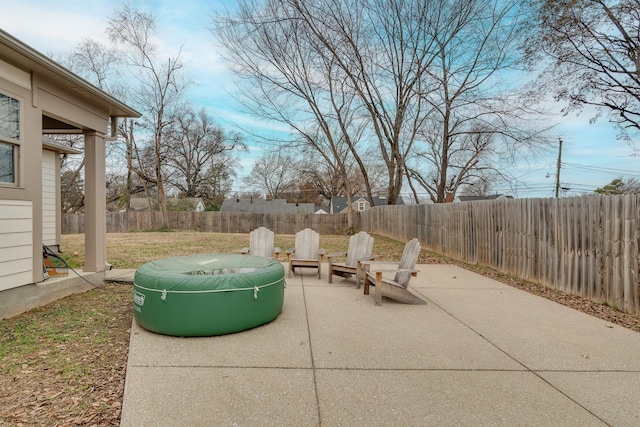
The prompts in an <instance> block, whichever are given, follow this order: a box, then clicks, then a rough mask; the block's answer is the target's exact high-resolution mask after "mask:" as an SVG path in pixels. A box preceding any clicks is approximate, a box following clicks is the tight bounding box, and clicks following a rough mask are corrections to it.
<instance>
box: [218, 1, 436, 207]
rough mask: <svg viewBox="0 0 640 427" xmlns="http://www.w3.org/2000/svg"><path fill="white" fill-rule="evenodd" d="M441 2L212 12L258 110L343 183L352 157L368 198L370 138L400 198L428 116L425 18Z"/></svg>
mask: <svg viewBox="0 0 640 427" xmlns="http://www.w3.org/2000/svg"><path fill="white" fill-rule="evenodd" d="M443 2H444V3H446V1H445V0H440V1H436V2H424V1H420V0H412V1H400V0H392V1H387V0H356V1H346V0H320V1H313V2H312V1H300V0H270V1H267V2H266V3H265V4H264V5H261V4H257V3H255V2H252V1H249V0H247V1H244V2H242V3H241V6H240V8H239V12H238V13H237V15H236V16H230V15H226V16H218V17H217V18H216V31H215V34H216V36H217V37H218V38H219V39H220V40H221V41H222V42H223V43H224V45H225V46H226V47H227V49H228V51H229V57H230V61H231V63H232V64H233V66H234V71H235V72H236V73H237V75H238V76H240V77H242V78H243V79H244V80H243V81H245V82H250V83H253V86H252V87H251V89H247V90H245V91H244V92H243V95H245V99H247V100H248V103H247V104H248V105H249V106H250V107H251V109H252V111H253V112H255V113H256V114H261V115H262V116H263V117H267V118H270V119H276V120H279V121H282V122H284V123H287V124H288V125H290V126H291V127H292V128H293V129H294V130H295V131H296V132H298V133H299V134H300V135H301V136H302V140H303V141H304V142H305V143H306V144H308V145H307V146H310V147H313V148H314V150H315V151H316V153H317V154H318V155H320V156H324V157H325V161H326V163H327V164H328V165H333V166H334V167H335V168H336V171H339V173H341V174H342V178H343V180H344V182H345V183H348V182H350V181H349V179H348V178H349V173H350V172H349V171H347V168H346V165H342V164H341V162H342V160H343V159H346V155H347V154H348V156H349V157H351V158H352V159H353V160H354V161H355V162H356V163H357V164H358V166H359V168H360V173H361V174H362V176H363V177H364V184H365V186H366V187H368V190H367V193H368V194H369V196H371V189H370V187H371V185H372V184H371V180H370V179H369V178H368V170H367V168H366V165H365V164H364V161H363V160H362V158H361V157H360V155H359V153H360V151H361V150H360V149H359V148H358V147H357V144H360V143H361V141H362V138H363V137H364V136H365V135H366V136H367V137H370V139H371V140H372V141H374V143H375V144H376V145H377V146H378V151H379V156H378V157H379V158H381V159H382V160H383V161H384V163H385V166H386V172H387V174H386V175H387V194H388V200H389V203H390V204H394V203H395V202H396V200H397V198H398V196H399V194H400V190H401V187H402V182H403V179H404V176H405V169H404V168H405V157H406V156H407V155H408V153H409V151H410V148H411V145H412V143H413V141H414V139H415V134H416V129H417V128H418V127H419V124H420V123H421V121H422V120H423V119H424V116H423V115H422V114H421V106H422V98H421V97H420V96H419V94H420V93H421V92H422V91H423V90H424V89H425V88H424V87H423V83H422V79H423V75H424V73H425V70H426V69H427V67H428V66H429V63H430V61H431V60H433V58H434V55H433V51H432V50H433V47H434V45H433V42H432V39H431V38H430V36H429V28H430V25H431V24H432V22H428V18H429V17H433V16H435V11H437V10H438V8H439V7H440V6H441V5H440V4H439V3H443ZM436 3H437V4H436ZM432 10H433V11H434V14H433V15H432V16H429V15H428V12H430V11H432ZM301 105H304V107H303V108H301ZM312 122H315V123H312ZM345 147H346V150H345ZM349 193H352V192H351V191H349V190H347V194H349Z"/></svg>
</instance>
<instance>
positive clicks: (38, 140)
mask: <svg viewBox="0 0 640 427" xmlns="http://www.w3.org/2000/svg"><path fill="white" fill-rule="evenodd" d="M0 93H2V94H3V95H6V96H10V97H12V98H14V99H17V100H18V102H19V124H20V136H19V139H18V141H17V142H16V146H17V149H18V159H17V165H16V182H15V183H2V184H0V204H1V205H2V207H3V208H2V211H3V213H2V214H0V215H2V220H1V221H0V236H7V237H8V238H7V239H1V240H3V243H1V244H0V246H2V247H3V251H2V252H0V264H1V265H2V268H0V272H1V273H0V274H1V275H2V276H0V277H2V279H3V280H1V282H2V283H0V290H5V289H10V288H13V287H17V286H21V285H24V284H27V283H32V282H34V281H39V280H42V247H41V246H40V245H38V244H36V241H38V242H39V241H40V240H41V237H42V197H41V192H42V112H41V110H39V109H37V108H33V105H32V92H31V79H30V74H29V73H26V72H24V71H22V70H19V69H17V68H15V67H13V66H12V65H10V64H7V63H6V62H3V61H1V60H0ZM5 208H6V209H5ZM16 211H18V212H17V213H16ZM12 215H18V217H11V216H12ZM8 247H10V248H13V249H10V250H9V249H7V248H8ZM27 248H28V249H27ZM27 250H28V251H29V254H26V253H25V251H27ZM16 258H17V259H16ZM27 264H30V265H29V266H28V267H26V265H27Z"/></svg>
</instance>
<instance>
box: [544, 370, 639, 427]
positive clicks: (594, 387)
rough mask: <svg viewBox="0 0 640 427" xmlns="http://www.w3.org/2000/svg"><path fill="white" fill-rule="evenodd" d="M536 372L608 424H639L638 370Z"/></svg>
mask: <svg viewBox="0 0 640 427" xmlns="http://www.w3.org/2000/svg"><path fill="white" fill-rule="evenodd" d="M539 375H540V376H541V377H542V378H544V380H545V381H548V382H549V384H552V385H553V386H554V387H555V388H557V389H558V390H560V391H561V392H562V393H565V394H566V395H568V396H571V398H572V399H574V400H575V401H576V402H577V403H579V404H580V405H582V406H583V407H585V408H587V409H588V410H589V411H591V412H593V413H595V414H598V415H599V416H600V417H602V419H604V421H606V422H607V424H609V425H612V426H638V425H640V405H638V403H637V402H638V399H637V398H638V384H640V372H540V373H539Z"/></svg>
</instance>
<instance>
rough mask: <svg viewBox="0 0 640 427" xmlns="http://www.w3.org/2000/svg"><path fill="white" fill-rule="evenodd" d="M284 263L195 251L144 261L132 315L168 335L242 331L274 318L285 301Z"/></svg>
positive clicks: (137, 272)
mask: <svg viewBox="0 0 640 427" xmlns="http://www.w3.org/2000/svg"><path fill="white" fill-rule="evenodd" d="M284 286H285V282H284V268H283V267H282V264H280V263H279V262H277V261H275V260H273V259H270V258H263V257H256V256H249V255H235V254H208V255H192V256H183V257H175V258H167V259H161V260H157V261H152V262H149V263H146V264H144V265H142V266H141V267H140V268H138V269H137V270H136V274H135V278H134V314H135V318H136V321H137V322H138V323H139V324H140V325H141V326H142V327H143V328H145V329H147V330H150V331H152V332H158V333H162V334H166V335H177V336H210V335H221V334H227V333H232V332H239V331H242V330H246V329H250V328H253V327H256V326H259V325H262V324H264V323H268V322H270V321H272V320H273V319H275V318H276V317H277V316H278V314H279V313H280V312H281V311H282V305H283V302H284Z"/></svg>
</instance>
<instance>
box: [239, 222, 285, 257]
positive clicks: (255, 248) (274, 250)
mask: <svg viewBox="0 0 640 427" xmlns="http://www.w3.org/2000/svg"><path fill="white" fill-rule="evenodd" d="M273 236H274V235H273V231H271V230H269V229H268V228H267V227H258V228H256V229H255V230H253V231H252V232H251V233H249V247H246V248H242V249H241V250H240V252H242V253H243V254H244V255H246V254H250V255H255V256H263V257H266V258H273V259H276V260H277V259H278V257H279V256H280V248H278V247H275V246H273V245H274V243H273V241H274V237H273Z"/></svg>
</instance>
